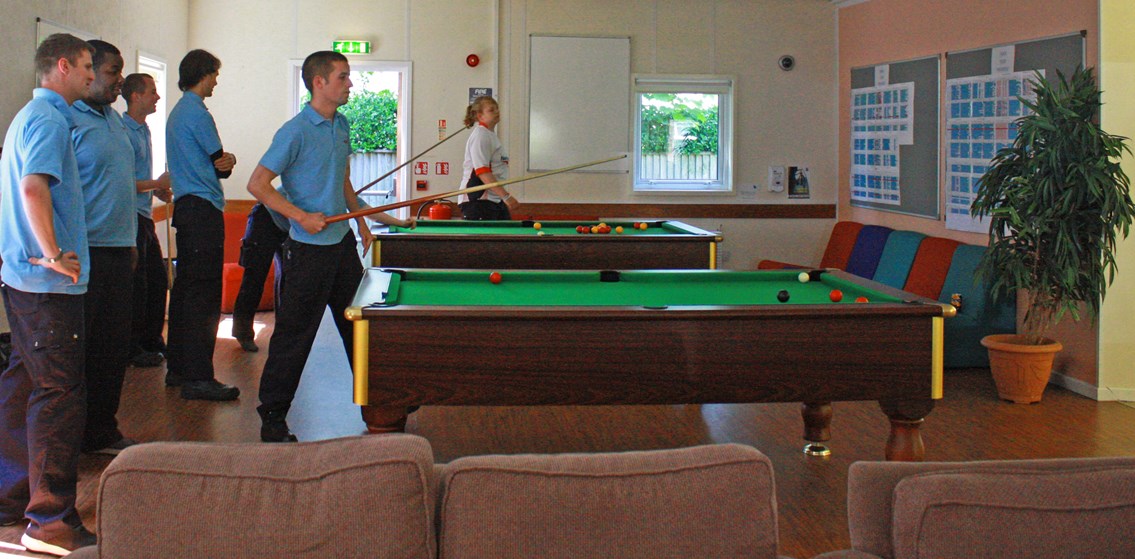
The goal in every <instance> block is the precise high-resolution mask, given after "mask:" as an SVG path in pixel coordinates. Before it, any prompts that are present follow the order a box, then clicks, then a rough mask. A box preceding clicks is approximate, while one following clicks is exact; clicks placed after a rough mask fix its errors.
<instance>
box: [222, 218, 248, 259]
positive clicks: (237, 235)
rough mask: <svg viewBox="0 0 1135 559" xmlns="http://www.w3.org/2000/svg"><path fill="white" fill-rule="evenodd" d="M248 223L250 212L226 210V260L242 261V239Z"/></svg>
mask: <svg viewBox="0 0 1135 559" xmlns="http://www.w3.org/2000/svg"><path fill="white" fill-rule="evenodd" d="M247 225H248V212H234V211H227V212H225V262H240V240H241V239H243V238H244V229H245V226H247Z"/></svg>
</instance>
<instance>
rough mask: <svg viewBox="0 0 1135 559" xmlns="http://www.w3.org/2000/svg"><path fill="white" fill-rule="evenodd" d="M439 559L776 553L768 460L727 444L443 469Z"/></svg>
mask: <svg viewBox="0 0 1135 559" xmlns="http://www.w3.org/2000/svg"><path fill="white" fill-rule="evenodd" d="M443 470H444V471H443V474H442V477H441V481H442V489H441V496H440V498H439V505H438V506H439V511H438V517H439V522H440V528H439V535H438V548H439V549H438V556H439V557H442V558H458V557H460V558H466V559H472V558H486V559H487V558H493V559H502V558H513V557H515V558H521V557H523V558H530V557H541V558H573V559H574V558H606V557H643V558H655V557H752V558H773V557H776V549H777V527H776V492H775V489H774V487H773V477H772V476H773V471H772V464H771V463H770V462H769V460H768V458H767V457H765V456H764V455H763V454H761V453H760V452H758V451H757V450H755V449H753V448H751V447H747V446H744V445H736V444H726V445H711V446H702V447H694V448H685V449H676V450H664V451H647V452H626V453H609V454H586V455H585V454H563V455H546V456H537V455H517V456H480V457H470V458H461V459H458V460H455V461H453V462H452V463H450V464H448V465H446V466H445V467H444V468H443Z"/></svg>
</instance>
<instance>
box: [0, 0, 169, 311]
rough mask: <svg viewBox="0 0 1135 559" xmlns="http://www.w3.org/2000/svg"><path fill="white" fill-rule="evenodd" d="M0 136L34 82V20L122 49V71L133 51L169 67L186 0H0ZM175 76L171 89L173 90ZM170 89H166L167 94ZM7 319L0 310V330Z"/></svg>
mask: <svg viewBox="0 0 1135 559" xmlns="http://www.w3.org/2000/svg"><path fill="white" fill-rule="evenodd" d="M0 17H3V21H4V23H3V26H4V27H3V33H0V52H4V53H5V56H4V57H3V59H2V60H0V84H4V87H0V140H2V138H3V137H4V136H5V135H7V132H8V124H9V123H10V122H11V121H12V118H13V117H14V116H16V113H17V112H19V110H20V109H21V108H22V107H23V106H24V104H25V103H27V102H28V99H30V98H31V91H32V89H33V88H34V87H35V86H36V85H37V84H36V82H35V68H34V64H33V59H34V58H35V48H36V18H37V17H40V18H44V19H47V20H50V21H51V22H54V23H56V24H59V25H63V26H66V27H69V28H75V29H81V30H83V31H87V32H89V33H93V34H95V35H97V36H99V37H100V38H101V39H103V40H104V41H107V42H109V43H111V44H113V45H115V46H116V47H118V49H119V50H120V51H122V56H123V58H124V59H125V60H126V68H125V70H124V72H126V73H130V72H133V71H134V70H135V67H136V66H135V65H136V63H137V54H138V51H139V50H142V51H145V52H147V53H149V54H151V55H155V56H159V57H162V58H164V59H165V60H166V62H167V63H171V64H172V65H173V66H174V67H176V65H177V61H178V60H180V59H181V56H182V55H183V54H184V53H185V42H186V35H187V33H188V29H189V0H114V1H108V0H101V1H98V0H34V1H33V0H0ZM176 81H177V80H176V79H175V80H172V82H173V83H172V85H171V88H172V91H176ZM172 91H167V92H166V93H165V96H166V97H167V98H169V97H170V96H171V95H172ZM7 330H8V322H7V319H6V317H5V316H4V313H3V310H2V309H0V331H7Z"/></svg>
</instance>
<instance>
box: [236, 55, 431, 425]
mask: <svg viewBox="0 0 1135 559" xmlns="http://www.w3.org/2000/svg"><path fill="white" fill-rule="evenodd" d="M302 73H303V82H304V85H305V86H306V87H307V89H308V91H310V92H311V102H310V103H308V104H307V105H306V106H305V107H304V108H303V110H302V111H300V113H299V114H298V115H296V116H295V117H294V118H292V119H291V120H289V121H288V122H287V123H285V124H284V126H283V127H282V128H280V130H279V131H278V132H276V136H275V137H274V138H272V145H271V146H270V147H269V148H268V152H267V153H265V154H264V157H262V158H261V159H260V164H259V165H257V167H256V170H254V171H253V172H252V177H251V178H250V179H249V181H248V191H249V192H251V193H252V195H253V196H256V198H257V199H258V200H260V202H262V203H263V204H264V205H266V206H268V207H269V208H271V209H273V210H275V211H277V212H280V213H281V214H283V215H284V216H285V217H287V218H288V220H289V222H290V224H291V226H290V228H289V233H288V236H289V238H288V240H286V241H284V244H283V247H282V251H283V257H282V264H283V265H282V266H281V268H282V270H281V273H282V279H281V280H280V283H279V285H280V293H279V301H280V308H278V309H277V310H276V329H275V331H274V332H273V333H272V339H271V341H270V342H269V346H268V361H267V362H266V363H265V365H264V373H263V375H261V377H260V406H259V407H258V408H257V411H258V412H259V413H260V419H261V422H262V423H261V427H260V439H261V440H263V441H265V442H293V441H295V440H296V436H295V435H293V434H292V433H291V432H290V431H289V430H288V424H287V421H286V418H287V415H288V409H289V408H290V407H291V404H292V399H293V398H294V397H295V393H296V388H297V387H298V386H299V381H300V375H301V374H302V373H303V369H304V365H305V364H306V363H307V357H308V354H310V353H311V344H312V342H313V341H315V334H316V331H317V330H319V323H320V322H321V321H322V319H323V313H324V310H325V309H326V308H327V307H328V306H330V307H331V316H332V317H333V318H334V319H335V326H336V327H337V328H338V330H339V336H340V337H341V338H342V341H343V347H344V348H345V349H346V350H347V357H348V359H350V358H351V356H352V352H351V345H352V340H351V327H350V323H349V321H347V319H346V317H345V316H344V315H343V311H344V310H345V309H346V308H347V306H348V305H349V304H350V303H351V298H352V297H353V295H354V293H355V290H356V289H357V288H358V284H359V280H360V279H362V263H361V262H360V261H359V255H358V252H357V250H356V248H355V243H356V240H355V235H354V233H353V232H352V231H351V227H350V225H349V224H348V223H347V222H345V221H340V222H337V223H327V219H326V217H327V216H328V215H334V214H340V213H344V212H347V211H357V210H358V209H359V201H358V198H357V197H356V196H355V191H354V189H353V188H352V186H351V179H350V173H348V172H347V167H348V162H347V158H348V156H349V155H350V154H351V144H350V123H348V122H347V119H346V118H345V117H344V116H343V115H341V114H339V112H338V108H339V107H341V106H343V105H344V104H346V103H347V100H348V98H349V97H350V94H351V68H350V65H349V64H348V63H347V58H346V57H344V56H343V55H342V54H339V53H336V52H331V51H320V52H316V53H313V54H311V55H310V56H308V57H307V59H306V60H304V63H303V69H302ZM277 176H279V177H280V179H281V190H283V191H284V193H286V197H285V196H283V195H281V194H280V193H279V192H276V190H275V189H273V188H272V180H273V179H275V178H276V177H277ZM378 219H379V221H382V222H384V223H387V224H391V225H400V226H403V227H409V226H412V225H413V224H412V222H409V221H403V220H401V219H397V218H394V217H392V216H388V215H385V214H378ZM358 222H359V233H360V234H361V235H362V236H363V243H364V247H366V248H369V247H370V243H371V241H373V240H374V237H373V236H372V235H371V233H370V231H369V230H368V229H367V227H366V225H365V223H363V220H362V219H361V218H360V219H359V220H358Z"/></svg>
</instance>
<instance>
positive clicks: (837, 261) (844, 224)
mask: <svg viewBox="0 0 1135 559" xmlns="http://www.w3.org/2000/svg"><path fill="white" fill-rule="evenodd" d="M860 229H863V224H862V223H858V222H855V221H840V222H838V223H836V224H835V227H833V228H832V235H831V237H830V238H829V239H828V247H827V248H826V249H824V257H823V258H822V259H821V260H820V267H821V268H838V269H840V270H844V269H846V268H847V260H848V259H849V258H850V257H851V249H853V248H855V240H856V239H858V238H859V230H860Z"/></svg>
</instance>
